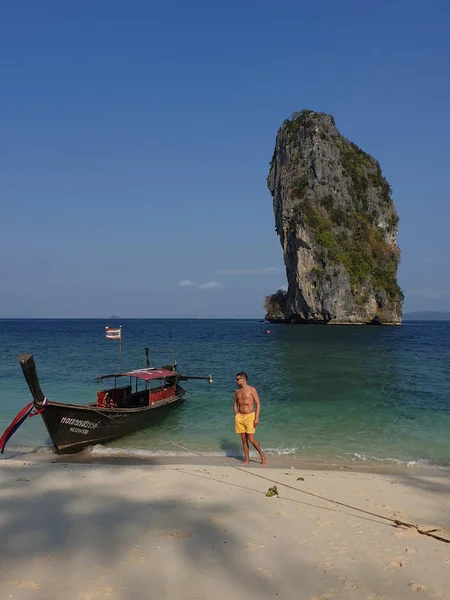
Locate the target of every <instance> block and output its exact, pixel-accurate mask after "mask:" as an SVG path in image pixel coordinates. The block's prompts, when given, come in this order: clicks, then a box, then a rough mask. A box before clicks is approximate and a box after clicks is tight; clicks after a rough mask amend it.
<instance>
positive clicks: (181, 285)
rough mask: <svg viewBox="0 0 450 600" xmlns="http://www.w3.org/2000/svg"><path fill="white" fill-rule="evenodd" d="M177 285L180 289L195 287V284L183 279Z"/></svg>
mask: <svg viewBox="0 0 450 600" xmlns="http://www.w3.org/2000/svg"><path fill="white" fill-rule="evenodd" d="M178 285H179V286H180V287H195V285H196V284H195V283H194V282H193V281H189V279H185V280H183V281H179V282H178Z"/></svg>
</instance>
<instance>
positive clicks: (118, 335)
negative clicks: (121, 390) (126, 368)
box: [105, 325, 122, 371]
mask: <svg viewBox="0 0 450 600" xmlns="http://www.w3.org/2000/svg"><path fill="white" fill-rule="evenodd" d="M105 336H106V338H107V339H108V340H119V341H120V344H119V371H121V370H122V325H121V326H120V327H115V328H112V327H105Z"/></svg>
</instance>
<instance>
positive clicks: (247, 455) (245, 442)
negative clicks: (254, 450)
mask: <svg viewBox="0 0 450 600" xmlns="http://www.w3.org/2000/svg"><path fill="white" fill-rule="evenodd" d="M247 436H248V434H247V433H241V440H242V447H243V449H244V460H243V462H242V464H243V465H248V462H249V460H250V453H249V449H248V437H247Z"/></svg>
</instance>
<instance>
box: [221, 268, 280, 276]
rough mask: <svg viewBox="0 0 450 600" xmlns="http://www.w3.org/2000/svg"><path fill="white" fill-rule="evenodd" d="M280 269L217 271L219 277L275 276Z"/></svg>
mask: <svg viewBox="0 0 450 600" xmlns="http://www.w3.org/2000/svg"><path fill="white" fill-rule="evenodd" d="M280 272H281V269H280V268H279V267H260V268H257V269H222V270H220V271H216V274H217V275H275V274H276V273H280Z"/></svg>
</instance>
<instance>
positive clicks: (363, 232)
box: [289, 113, 403, 300]
mask: <svg viewBox="0 0 450 600" xmlns="http://www.w3.org/2000/svg"><path fill="white" fill-rule="evenodd" d="M309 114H310V113H308V114H307V115H304V116H303V117H299V118H298V119H297V121H299V120H301V119H304V118H307V117H308V116H309ZM333 143H334V144H335V145H336V146H337V148H338V149H339V152H340V156H341V160H342V165H343V167H344V169H345V174H346V175H347V176H348V177H349V179H350V182H351V183H350V186H349V191H350V195H351V199H352V202H351V204H350V205H349V208H347V209H346V210H344V209H343V208H342V207H340V206H336V202H335V199H334V197H333V195H332V194H327V195H325V196H324V197H323V198H321V199H320V201H319V202H312V201H311V200H310V199H308V175H307V174H306V173H304V174H303V175H302V176H301V177H300V178H299V179H298V180H296V181H294V184H293V186H292V188H291V193H292V195H293V197H295V198H296V204H295V205H294V208H293V211H292V216H291V219H290V222H289V228H290V230H291V231H293V230H294V229H295V227H296V224H297V223H298V221H299V219H302V220H303V222H304V224H306V225H307V226H308V230H309V231H310V233H312V235H313V238H314V241H315V243H316V244H317V245H318V246H319V247H321V248H322V250H321V251H320V253H321V255H320V256H319V257H318V258H319V259H320V260H322V261H323V262H325V261H326V260H328V261H331V262H333V263H341V264H343V265H344V267H345V269H346V270H347V273H348V275H349V278H350V282H351V285H352V288H353V289H354V291H355V292H356V291H358V288H359V287H360V286H362V285H364V284H366V283H367V282H370V283H371V284H372V286H373V287H374V289H383V290H385V291H386V293H387V294H388V296H389V298H391V299H392V300H396V299H401V300H403V293H402V291H401V289H400V287H399V286H398V284H397V268H398V263H399V258H400V257H399V252H398V251H397V249H396V248H392V247H391V246H390V245H389V244H388V243H386V242H385V241H384V239H383V235H382V232H381V231H380V229H379V228H378V227H377V224H376V222H374V220H375V216H376V213H375V214H372V213H369V212H368V207H369V200H368V190H369V184H370V185H372V186H376V187H379V188H381V195H382V198H383V202H384V203H385V204H386V207H387V208H389V207H390V206H391V205H392V199H391V196H390V194H391V189H390V186H389V184H388V182H387V181H386V179H385V178H384V177H383V176H382V174H381V169H380V166H379V164H378V163H377V162H376V161H375V160H374V159H373V158H372V157H371V156H370V155H368V154H366V153H365V152H364V151H363V150H361V149H360V148H358V146H357V145H356V144H353V143H352V142H348V141H347V140H345V139H344V138H343V137H342V136H339V137H337V138H335V139H334V141H333ZM387 224H388V226H389V227H390V228H391V229H394V228H396V227H397V226H398V216H397V214H396V213H395V212H393V214H392V215H391V216H390V217H389V219H388V222H387Z"/></svg>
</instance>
